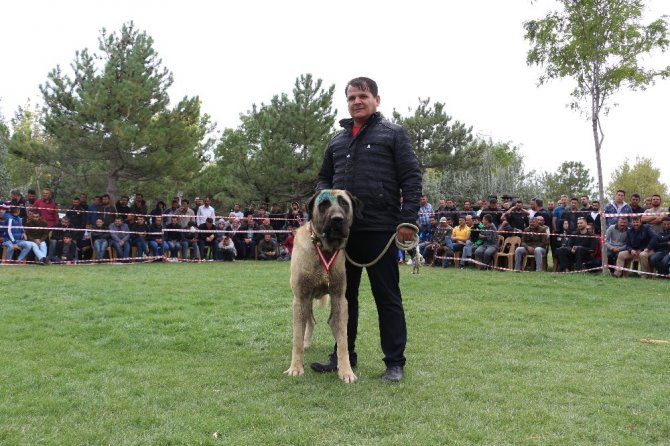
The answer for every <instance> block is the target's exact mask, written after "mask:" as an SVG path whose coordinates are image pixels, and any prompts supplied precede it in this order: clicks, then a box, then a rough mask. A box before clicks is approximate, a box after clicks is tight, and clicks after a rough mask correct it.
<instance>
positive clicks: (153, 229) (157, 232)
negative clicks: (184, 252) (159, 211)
mask: <svg viewBox="0 0 670 446" xmlns="http://www.w3.org/2000/svg"><path fill="white" fill-rule="evenodd" d="M147 244H148V245H149V248H150V250H151V252H152V253H153V255H154V257H163V254H164V253H163V249H164V246H165V239H164V236H163V216H162V215H157V216H156V217H155V218H154V221H153V223H151V224H150V225H149V232H147Z"/></svg>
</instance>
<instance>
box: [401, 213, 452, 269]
mask: <svg viewBox="0 0 670 446" xmlns="http://www.w3.org/2000/svg"><path fill="white" fill-rule="evenodd" d="M445 221H446V218H445ZM435 232H437V220H436V219H435V216H434V215H433V216H432V217H430V219H429V220H428V227H427V228H421V230H420V231H419V247H418V249H419V254H421V256H422V257H423V258H424V259H425V258H426V248H427V247H428V246H430V245H432V244H433V243H434V242H435V238H434V236H435ZM399 251H400V250H399ZM399 254H400V253H399ZM401 261H402V257H401ZM431 261H432V258H429V259H428V260H427V261H426V263H430V262H431Z"/></svg>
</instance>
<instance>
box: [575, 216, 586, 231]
mask: <svg viewBox="0 0 670 446" xmlns="http://www.w3.org/2000/svg"><path fill="white" fill-rule="evenodd" d="M577 228H578V229H579V230H580V231H584V230H585V229H586V220H584V219H583V218H580V219H578V220H577Z"/></svg>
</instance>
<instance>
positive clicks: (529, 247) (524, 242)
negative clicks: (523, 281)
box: [514, 217, 549, 271]
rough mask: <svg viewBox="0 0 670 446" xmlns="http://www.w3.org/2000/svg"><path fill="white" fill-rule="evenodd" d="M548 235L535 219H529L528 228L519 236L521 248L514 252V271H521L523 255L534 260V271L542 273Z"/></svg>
mask: <svg viewBox="0 0 670 446" xmlns="http://www.w3.org/2000/svg"><path fill="white" fill-rule="evenodd" d="M548 246H549V234H547V233H546V232H545V230H542V229H540V223H539V220H538V218H537V217H533V218H531V219H530V222H529V223H528V227H526V228H524V229H523V234H521V246H519V247H518V248H516V250H515V251H514V270H515V271H521V260H522V258H523V256H525V255H531V256H533V257H534V258H535V271H542V256H546V255H547V247H548Z"/></svg>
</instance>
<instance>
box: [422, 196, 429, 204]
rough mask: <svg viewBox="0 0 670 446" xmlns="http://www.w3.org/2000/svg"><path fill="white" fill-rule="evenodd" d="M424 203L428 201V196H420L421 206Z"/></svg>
mask: <svg viewBox="0 0 670 446" xmlns="http://www.w3.org/2000/svg"><path fill="white" fill-rule="evenodd" d="M426 203H428V198H426V197H425V196H423V197H421V206H425V205H426Z"/></svg>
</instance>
